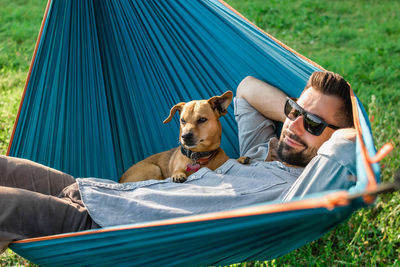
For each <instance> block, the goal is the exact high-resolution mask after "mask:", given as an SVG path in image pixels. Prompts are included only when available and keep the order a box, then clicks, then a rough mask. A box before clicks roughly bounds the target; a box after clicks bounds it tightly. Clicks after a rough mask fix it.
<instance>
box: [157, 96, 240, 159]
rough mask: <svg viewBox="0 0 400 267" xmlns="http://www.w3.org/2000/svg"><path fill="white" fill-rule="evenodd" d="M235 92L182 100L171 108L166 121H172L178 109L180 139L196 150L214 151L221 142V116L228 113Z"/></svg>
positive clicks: (185, 144) (186, 146)
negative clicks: (203, 98) (206, 98)
mask: <svg viewBox="0 0 400 267" xmlns="http://www.w3.org/2000/svg"><path fill="white" fill-rule="evenodd" d="M232 97H233V93H232V92H231V91H227V92H225V93H224V94H223V95H221V96H214V97H212V98H210V99H208V100H195V101H190V102H188V103H185V102H181V103H178V104H176V105H175V106H173V107H172V108H171V111H170V114H169V116H168V118H166V119H165V120H164V123H167V122H170V121H171V119H172V117H173V116H174V114H175V113H176V111H178V112H179V114H180V132H179V141H180V142H181V144H182V145H183V146H184V147H185V148H187V149H190V150H192V151H194V152H202V151H212V150H215V149H217V148H218V147H219V146H220V143H221V132H222V128H221V123H220V121H219V118H220V117H221V116H223V115H225V114H226V113H227V110H226V109H227V108H228V106H229V104H230V103H231V101H232Z"/></svg>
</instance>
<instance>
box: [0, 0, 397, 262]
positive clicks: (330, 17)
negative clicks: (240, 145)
mask: <svg viewBox="0 0 400 267" xmlns="http://www.w3.org/2000/svg"><path fill="white" fill-rule="evenodd" d="M227 2H228V3H229V4H230V5H232V6H233V7H234V8H236V9H237V10H238V11H239V12H241V13H242V14H243V15H245V16H246V17H247V18H249V20H251V21H252V22H254V23H256V24H257V25H258V26H259V27H260V28H262V29H264V30H265V31H267V32H268V33H270V34H272V35H273V36H275V37H276V38H278V39H279V40H281V41H282V42H283V43H285V44H287V45H288V46H290V47H292V48H293V49H294V50H296V51H298V52H299V53H301V54H303V55H304V56H306V57H308V58H310V59H311V60H313V61H315V62H317V63H318V64H320V65H321V66H323V67H324V68H326V69H328V70H331V71H334V72H338V73H340V74H341V75H343V76H344V77H345V78H346V79H347V80H348V81H349V82H350V83H351V85H352V88H353V90H354V91H355V92H356V94H357V96H358V97H359V98H360V100H361V101H362V102H363V103H364V106H365V108H366V110H367V112H368V114H369V116H370V117H371V118H373V121H372V130H373V134H374V138H375V142H376V146H377V147H378V148H379V147H381V146H382V145H384V144H385V143H386V142H391V143H392V144H393V145H394V146H395V149H394V151H393V152H392V153H391V154H390V155H389V156H388V157H386V158H385V159H384V160H383V161H382V162H381V165H382V180H383V181H385V182H389V181H392V179H393V174H394V172H395V170H397V169H400V150H399V149H398V147H399V145H400V138H399V136H400V120H399V117H400V104H399V102H400V41H399V40H400V19H399V18H400V1H398V0H391V1H389V0H375V1H372V0H371V1H367V0H364V1H343V0H332V1H326V0H303V1H300V0H291V1H279V0H271V1H265V0H228V1H227ZM45 6H46V1H44V0H30V1H22V0H19V1H16V0H14V1H9V0H0V96H1V98H0V126H1V127H0V153H1V154H5V152H6V148H7V145H8V140H9V137H10V134H11V130H12V127H13V121H14V119H15V116H16V113H17V109H18V102H19V99H20V97H21V92H22V90H23V87H24V83H25V77H26V74H27V71H28V69H29V64H30V59H31V57H32V53H33V49H34V45H35V40H36V38H37V33H38V30H39V27H40V23H41V19H42V15H43V13H44V9H45ZM399 229H400V195H399V193H393V194H387V195H383V196H380V197H379V198H378V201H377V202H376V205H374V206H373V207H370V208H368V209H363V210H360V211H357V212H355V213H354V214H353V216H352V217H351V218H350V220H348V221H347V222H345V223H343V224H341V225H339V226H338V227H336V229H334V230H333V231H331V232H330V233H328V234H326V235H325V236H323V237H322V238H321V239H319V240H317V241H314V242H312V243H311V244H308V245H306V246H304V247H302V248H300V249H297V250H296V251H293V252H292V253H290V254H288V255H286V256H283V257H281V258H278V259H276V260H273V261H268V262H253V263H247V264H237V265H236V266H280V265H317V266H331V265H333V266H352V265H354V266H359V265H361V266H365V265H367V266H370V265H379V266H393V265H394V266H400V256H399V255H400V230H399ZM8 253H9V254H5V255H2V256H0V266H12V265H25V264H27V263H26V262H23V260H22V259H20V258H18V257H17V256H16V255H15V254H13V253H11V252H10V251H9V252H8Z"/></svg>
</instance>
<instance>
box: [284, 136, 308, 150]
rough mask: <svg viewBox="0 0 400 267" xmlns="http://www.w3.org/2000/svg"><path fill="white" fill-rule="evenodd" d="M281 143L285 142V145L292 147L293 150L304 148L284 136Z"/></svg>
mask: <svg viewBox="0 0 400 267" xmlns="http://www.w3.org/2000/svg"><path fill="white" fill-rule="evenodd" d="M283 141H284V142H285V144H287V145H288V146H290V147H293V148H304V147H305V146H304V145H303V144H302V143H299V142H297V141H296V140H294V139H292V138H290V137H289V136H287V135H286V136H285V138H284V139H283Z"/></svg>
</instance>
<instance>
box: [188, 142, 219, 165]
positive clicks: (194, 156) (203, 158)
mask: <svg viewBox="0 0 400 267" xmlns="http://www.w3.org/2000/svg"><path fill="white" fill-rule="evenodd" d="M218 149H219V148H217V149H216V150H213V151H204V152H194V151H191V150H189V149H186V148H184V147H183V146H181V152H182V154H183V155H185V156H186V157H188V158H189V159H191V160H192V163H193V165H194V164H195V163H197V164H200V165H206V164H207V163H208V161H209V160H211V159H212V158H213V157H215V155H217V153H218Z"/></svg>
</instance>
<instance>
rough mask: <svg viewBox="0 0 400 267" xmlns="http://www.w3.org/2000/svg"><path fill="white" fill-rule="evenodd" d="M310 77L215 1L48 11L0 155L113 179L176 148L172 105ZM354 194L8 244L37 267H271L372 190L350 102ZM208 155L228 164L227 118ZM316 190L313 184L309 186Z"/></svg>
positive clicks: (371, 150)
mask: <svg viewBox="0 0 400 267" xmlns="http://www.w3.org/2000/svg"><path fill="white" fill-rule="evenodd" d="M321 69H322V68H321V67H319V66H318V65H316V64H315V63H313V62H310V61H309V60H307V59H306V58H304V57H303V56H301V55H299V54H297V53H296V52H295V51H293V50H291V49H290V48H288V47H286V46H284V45H283V44H281V43H280V42H279V41H277V40H276V39H274V38H273V37H271V36H269V35H268V34H266V33H265V32H263V31H262V30H260V29H259V28H257V27H256V26H255V25H253V24H252V23H250V22H249V21H248V20H247V19H245V18H244V17H243V16H241V15H240V14H239V13H237V12H236V11H234V10H233V9H232V8H230V7H229V6H228V5H227V4H226V3H224V2H222V1H219V0H196V1H172V0H171V1H158V0H153V1H149V0H141V1H137V0H135V1H133V0H132V1H128V0H126V1H124V0H115V1H93V0H86V1H81V0H69V1H62V0H50V1H49V3H48V6H47V9H46V13H45V16H44V19H43V23H42V29H41V32H40V35H39V38H38V42H37V45H36V50H35V53H34V57H33V60H32V63H31V67H30V71H29V75H28V79H27V82H26V87H25V93H24V97H23V99H22V101H21V105H20V110H19V112H18V117H17V120H16V123H15V127H14V132H13V137H12V138H11V141H10V145H9V150H8V154H9V155H11V156H16V157H22V158H28V159H31V160H33V161H36V162H39V163H42V164H45V165H47V166H51V167H53V168H56V169H59V170H61V171H64V172H67V173H69V174H71V175H73V176H75V177H102V178H108V179H113V180H117V179H118V177H120V175H121V174H122V173H123V172H124V170H126V169H127V168H128V167H129V166H131V165H132V164H133V163H134V162H137V161H139V160H141V159H143V158H144V157H146V156H148V155H150V154H154V153H156V152H160V151H163V150H167V149H169V148H171V147H174V146H176V136H177V135H178V129H179V125H178V120H177V119H176V118H175V120H174V121H173V122H171V123H170V124H167V125H163V124H162V121H163V120H164V119H165V117H167V115H168V112H169V109H170V107H171V106H173V105H174V104H175V103H177V102H181V101H189V100H192V99H203V98H209V97H210V96H213V95H218V94H221V93H223V92H225V91H226V90H233V91H234V90H235V88H236V87H237V85H238V83H239V82H240V81H241V80H242V79H243V78H244V77H246V76H248V75H251V76H255V77H258V78H261V79H263V80H265V81H267V82H269V83H271V84H273V85H274V86H276V87H278V88H281V89H283V90H284V91H285V93H286V94H288V95H290V96H294V97H296V96H298V95H299V94H300V92H301V91H302V89H303V87H304V85H305V83H306V81H307V79H308V77H309V76H310V74H311V73H312V72H314V71H316V70H321ZM352 98H353V106H354V107H355V111H354V115H355V123H356V126H357V130H358V138H357V146H356V147H357V150H358V151H357V152H359V153H357V155H358V158H357V176H358V182H357V185H356V186H355V187H354V188H351V189H350V190H349V191H348V192H321V193H319V194H315V195H311V196H310V197H309V198H307V199H306V200H294V201H292V202H289V203H283V204H282V203H261V204H260V205H257V206H252V207H245V208H241V209H237V210H233V211H223V212H217V213H210V214H203V215H196V216H190V217H184V218H177V219H172V220H162V221H157V222H149V223H143V224H136V225H124V226H120V227H110V228H104V229H101V230H93V231H84V232H78V233H70V234H63V235H56V236H49V237H42V238H33V239H27V240H21V241H17V242H14V243H13V244H12V246H11V248H12V249H13V250H14V251H16V252H17V253H18V254H20V255H22V256H23V257H25V258H27V259H29V260H31V261H32V262H34V263H36V264H39V265H42V266H61V265H67V266H70V265H99V266H100V265H105V266H110V265H112V266H119V265H123V266H126V265H139V264H151V265H160V264H162V265H211V264H212V265H216V264H229V263H234V262H243V261H249V260H267V259H272V258H276V257H279V256H281V255H283V254H286V253H288V252H290V251H291V250H293V249H296V248H298V247H300V246H302V245H304V244H306V243H307V242H310V241H312V240H315V239H317V238H319V237H320V236H321V235H323V234H324V233H326V232H327V231H328V230H329V229H331V228H333V227H334V226H335V225H337V224H338V223H340V222H341V221H343V220H345V219H346V218H348V216H350V214H351V213H352V212H353V211H354V210H356V209H358V208H360V207H362V206H365V205H366V203H365V201H364V199H363V198H361V197H357V198H353V199H351V198H349V196H350V195H351V194H353V193H360V192H363V191H365V190H367V189H373V188H375V187H376V184H377V183H378V182H379V174H380V170H379V166H378V164H376V162H377V161H379V159H380V158H381V156H380V154H381V153H378V156H375V154H376V150H375V147H374V144H373V139H372V135H371V130H370V126H369V121H368V119H367V116H366V113H365V111H364V109H363V108H362V105H361V103H360V102H359V101H358V100H357V98H356V97H355V96H354V95H353V97H352ZM228 111H229V114H228V115H227V116H225V118H224V119H222V123H223V137H222V140H223V141H222V147H223V149H224V150H225V151H226V152H227V154H228V155H229V156H230V157H237V156H238V141H237V127H236V123H235V120H234V117H233V109H232V107H230V108H229V110H228ZM321 179H323V177H321Z"/></svg>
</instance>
